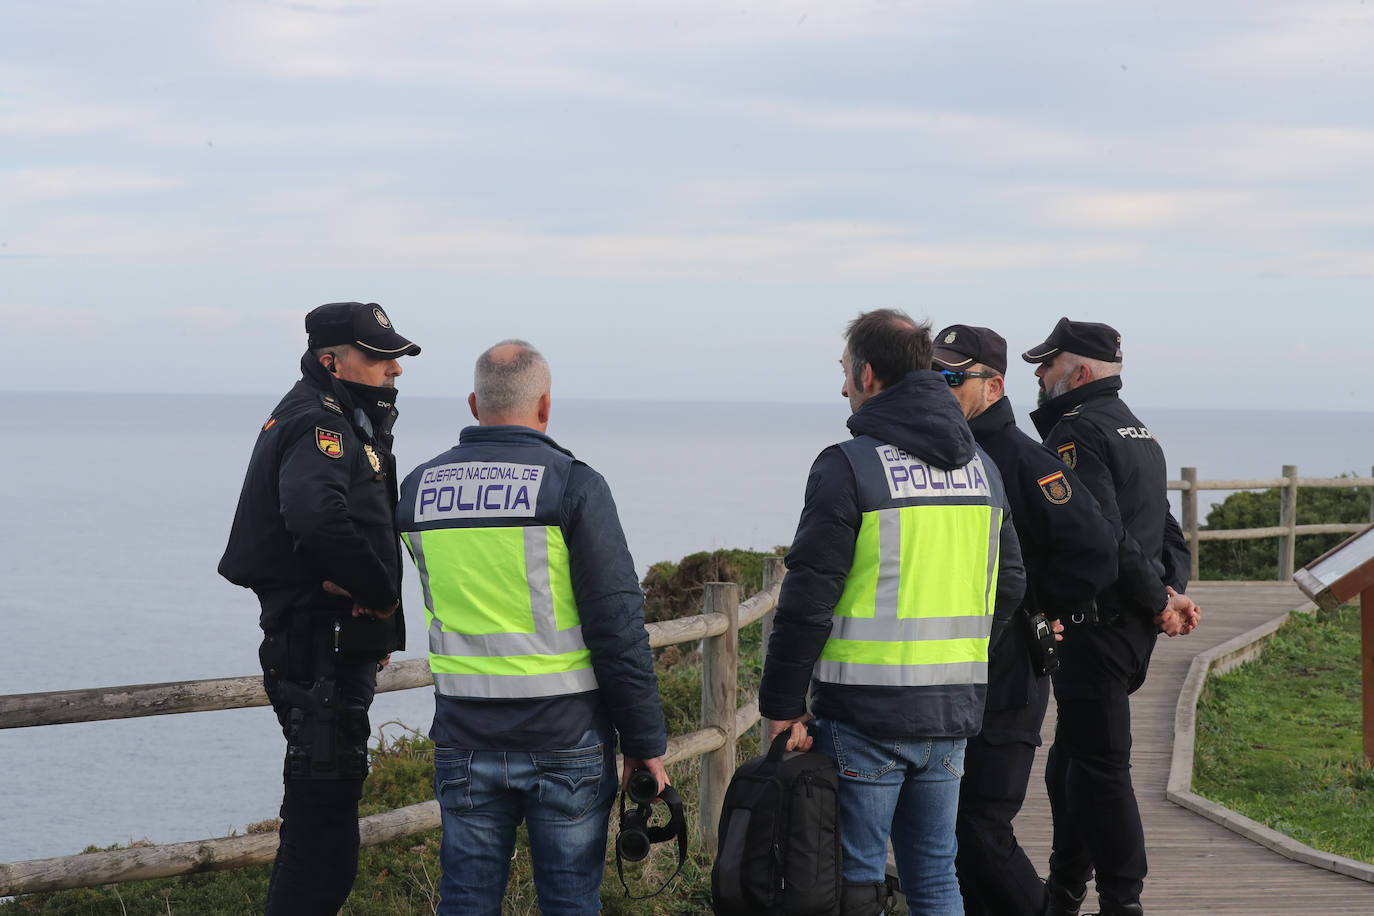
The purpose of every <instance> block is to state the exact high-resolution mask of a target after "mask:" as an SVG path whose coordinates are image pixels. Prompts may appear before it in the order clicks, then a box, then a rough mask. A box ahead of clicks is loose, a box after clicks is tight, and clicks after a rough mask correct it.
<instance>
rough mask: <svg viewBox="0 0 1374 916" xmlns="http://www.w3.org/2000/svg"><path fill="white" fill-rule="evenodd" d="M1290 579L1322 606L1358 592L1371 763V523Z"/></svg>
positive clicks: (1373, 740) (1373, 678) (1373, 698)
mask: <svg viewBox="0 0 1374 916" xmlns="http://www.w3.org/2000/svg"><path fill="white" fill-rule="evenodd" d="M1293 581H1294V582H1296V583H1297V584H1298V588H1300V589H1302V591H1303V594H1305V595H1307V597H1309V598H1311V599H1312V600H1313V601H1315V602H1316V603H1317V606H1318V607H1321V608H1323V609H1325V610H1330V609H1331V608H1334V607H1336V606H1337V605H1340V604H1344V603H1345V602H1347V601H1349V600H1350V599H1351V598H1354V597H1355V596H1356V595H1359V596H1360V677H1361V679H1362V684H1363V696H1364V759H1365V762H1366V763H1368V764H1370V765H1371V766H1374V525H1371V526H1370V527H1368V528H1366V529H1365V530H1364V531H1361V532H1360V533H1359V534H1357V535H1355V536H1353V537H1351V538H1348V539H1347V540H1345V541H1343V542H1341V543H1340V544H1337V545H1336V546H1335V547H1333V548H1331V549H1330V550H1328V551H1327V552H1326V553H1324V554H1322V555H1321V556H1319V557H1317V559H1315V560H1313V561H1312V562H1311V563H1308V564H1307V565H1306V566H1305V567H1303V568H1302V569H1300V570H1298V571H1297V572H1295V573H1293Z"/></svg>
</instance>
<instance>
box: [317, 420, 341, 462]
mask: <svg viewBox="0 0 1374 916" xmlns="http://www.w3.org/2000/svg"><path fill="white" fill-rule="evenodd" d="M315 444H316V445H318V446H319V447H320V451H321V452H323V453H324V454H325V456H326V457H328V458H342V457H343V435H342V434H341V433H336V432H334V430H332V429H325V428H324V427H322V426H316V427H315Z"/></svg>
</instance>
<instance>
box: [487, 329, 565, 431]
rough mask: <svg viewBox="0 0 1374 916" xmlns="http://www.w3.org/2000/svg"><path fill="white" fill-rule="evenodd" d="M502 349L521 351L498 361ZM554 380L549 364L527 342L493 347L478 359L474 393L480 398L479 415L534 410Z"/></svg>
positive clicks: (511, 342) (504, 343)
mask: <svg viewBox="0 0 1374 916" xmlns="http://www.w3.org/2000/svg"><path fill="white" fill-rule="evenodd" d="M502 347H515V348H517V349H516V351H515V355H514V356H512V357H510V358H509V359H496V358H495V357H494V356H493V353H494V352H495V351H496V350H499V349H501V348H502ZM552 381H553V376H552V374H551V373H550V372H549V364H548V361H547V360H545V359H544V355H543V354H542V353H540V352H539V351H538V350H536V349H535V348H534V347H533V346H532V345H530V344H529V343H528V342H527V341H523V340H515V339H511V340H503V341H501V342H500V343H497V344H493V345H492V346H491V347H489V348H488V349H487V351H486V352H485V353H483V354H482V355H481V356H479V357H477V369H476V371H475V372H474V373H473V380H472V391H473V394H474V395H475V396H476V398H477V412H478V413H481V414H494V415H498V416H499V415H502V414H510V413H517V412H519V411H525V410H531V409H533V408H534V407H535V406H536V405H537V404H538V403H539V398H540V397H541V396H542V395H543V394H544V393H545V392H547V391H548V390H549V387H550V385H551V384H552Z"/></svg>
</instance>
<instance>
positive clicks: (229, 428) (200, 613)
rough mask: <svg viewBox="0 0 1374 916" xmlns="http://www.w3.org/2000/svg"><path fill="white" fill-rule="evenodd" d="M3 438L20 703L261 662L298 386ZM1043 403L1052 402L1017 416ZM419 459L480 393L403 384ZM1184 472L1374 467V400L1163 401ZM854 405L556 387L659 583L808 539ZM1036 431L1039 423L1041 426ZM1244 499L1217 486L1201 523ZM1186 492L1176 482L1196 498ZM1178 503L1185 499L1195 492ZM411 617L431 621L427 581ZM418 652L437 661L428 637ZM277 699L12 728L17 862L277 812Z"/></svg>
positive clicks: (408, 447) (192, 397) (12, 423)
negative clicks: (260, 550) (804, 512)
mask: <svg viewBox="0 0 1374 916" xmlns="http://www.w3.org/2000/svg"><path fill="white" fill-rule="evenodd" d="M7 400H8V402H9V404H10V405H11V406H10V413H9V415H8V416H7V418H6V420H5V423H4V424H3V427H0V428H2V429H3V432H0V648H3V650H4V655H3V658H4V663H3V665H0V694H25V693H35V692H40V691H50V690H70V689H76V688H90V687H106V686H108V687H114V686H119V685H130V684H148V683H158V682H164V681H179V680H194V679H201V678H215V677H229V676H239V675H250V674H257V673H258V669H257V656H256V651H257V645H258V642H259V639H260V634H259V631H258V628H257V614H258V608H257V604H256V602H255V600H254V598H253V596H252V594H251V593H250V592H248V591H246V590H243V589H239V588H236V587H234V586H232V585H230V584H229V583H227V582H225V581H224V580H223V579H221V578H220V577H219V576H218V575H217V574H216V572H215V567H216V564H217V562H218V560H219V556H220V553H221V552H222V550H223V548H224V543H225V539H226V535H227V533H228V529H229V523H230V520H231V518H232V517H233V512H234V506H235V502H236V500H237V497H238V491H239V486H240V483H241V480H242V475H243V470H244V467H245V465H246V462H247V458H248V454H249V451H250V449H251V447H252V444H253V440H254V437H255V436H256V434H257V431H258V428H259V427H260V426H261V424H262V422H263V421H264V420H265V419H266V417H267V415H268V412H269V411H270V410H271V408H272V406H273V405H274V404H275V402H276V398H274V397H270V396H259V395H251V396H250V395H198V394H172V393H165V394H76V393H33V392H22V393H21V392H14V393H9V394H8V396H7ZM1018 406H1025V407H1029V406H1030V405H1018ZM398 407H399V408H400V410H401V418H400V421H399V422H398V424H397V427H396V433H397V445H396V453H397V459H398V462H399V466H400V467H401V468H402V469H409V468H411V467H413V466H415V465H416V464H418V463H420V462H421V461H424V460H426V459H428V458H430V457H432V456H434V455H436V454H438V453H439V452H442V451H444V450H445V449H447V448H449V447H450V446H452V445H453V444H455V443H456V441H457V438H458V431H459V429H461V428H462V427H463V426H465V425H467V424H468V423H470V422H471V417H470V415H469V414H468V411H467V405H466V403H465V402H463V401H461V400H458V399H444V398H425V397H411V396H407V395H406V394H405V393H404V392H402V395H401V398H400V401H399V403H398ZM1137 413H1139V414H1140V415H1141V418H1142V420H1143V421H1144V422H1145V423H1146V424H1147V425H1148V426H1149V428H1150V429H1151V430H1152V431H1153V432H1154V433H1155V435H1156V436H1157V437H1158V438H1159V439H1160V441H1161V442H1162V443H1163V445H1164V448H1165V451H1166V454H1167V456H1168V459H1169V467H1170V475H1171V476H1172V477H1177V476H1178V469H1179V468H1180V467H1182V466H1185V465H1186V466H1194V467H1196V468H1198V473H1199V476H1200V477H1202V478H1204V479H1207V478H1211V479H1219V478H1220V479H1239V478H1261V477H1275V476H1278V475H1279V473H1280V470H1281V468H1282V466H1283V465H1285V464H1296V465H1297V466H1298V468H1299V470H1300V472H1301V473H1302V475H1303V476H1313V477H1315V476H1334V475H1336V474H1340V473H1350V474H1360V475H1364V474H1368V473H1369V472H1370V469H1371V465H1374V413H1323V412H1320V411H1306V412H1284V411H1259V410H1253V411H1236V410H1226V411H1222V410H1207V409H1166V408H1159V409H1147V408H1139V409H1138V410H1137ZM847 416H848V405H847V404H846V403H845V402H844V401H843V400H841V399H839V398H836V400H835V401H834V402H833V403H825V404H787V403H773V404H770V403H757V402H736V403H684V402H649V401H614V400H557V401H555V403H554V407H553V416H552V421H551V424H550V429H549V432H550V434H551V435H552V436H554V438H555V439H557V440H558V441H559V442H560V443H561V444H563V445H564V446H565V447H567V448H569V449H570V450H572V452H573V453H574V454H576V455H577V456H578V457H579V458H581V459H582V460H584V461H586V462H588V463H589V464H591V465H592V466H593V467H595V468H597V469H598V470H599V471H601V473H602V474H603V475H604V476H605V477H606V479H607V481H608V482H609V483H610V486H611V490H612V492H613V493H614V495H615V499H616V503H617V505H618V507H619V512H620V517H621V520H622V523H623V525H624V528H625V532H626V536H627V539H628V541H629V546H630V550H631V552H632V554H633V555H634V558H635V561H636V565H637V567H638V569H639V571H640V573H641V575H642V574H643V573H644V571H645V570H646V569H647V567H648V566H649V565H650V564H651V563H654V562H657V561H661V560H677V559H680V558H681V557H683V556H684V555H686V554H689V553H693V552H696V551H699V550H712V549H715V548H722V547H751V548H760V549H769V548H772V547H774V546H777V545H782V544H786V543H788V542H789V541H790V540H791V536H792V532H793V530H794V529H795V527H796V522H797V517H798V512H799V510H800V508H801V503H802V496H803V490H804V487H805V483H806V476H807V470H808V468H809V466H810V463H811V461H812V459H813V458H814V457H815V455H816V454H817V453H818V452H819V451H820V450H821V449H822V448H824V447H825V446H826V445H828V444H830V443H832V442H835V441H838V440H839V439H841V438H844V437H846V436H847V433H846V431H845V426H844V421H845V419H846V417H847ZM1021 421H1022V426H1023V428H1024V429H1027V430H1030V429H1031V427H1030V425H1029V423H1028V421H1026V419H1025V417H1024V415H1022V417H1021ZM1225 495H1226V494H1225V493H1204V494H1203V497H1204V499H1203V505H1202V507H1201V512H1202V514H1203V515H1204V516H1205V513H1206V510H1207V508H1208V505H1209V504H1210V503H1211V502H1215V501H1220V500H1221V499H1222V498H1224V497H1225ZM1175 497H1176V494H1175ZM1175 506H1176V507H1177V499H1176V498H1175ZM404 604H405V613H406V615H407V618H408V623H409V629H410V631H411V632H412V633H413V634H414V633H422V632H423V603H422V601H421V598H420V594H419V589H418V586H417V584H416V578H415V576H414V575H410V576H408V578H407V580H406V583H405V590H404ZM412 643H413V644H412V646H411V648H410V649H408V650H407V651H406V652H404V653H401V654H400V655H398V656H397V658H398V660H399V659H401V658H406V657H423V653H424V645H423V640H422V639H416V640H413V641H412ZM432 712H433V698H432V694H431V692H430V691H429V690H427V689H418V690H409V691H401V692H396V693H388V694H380V695H378V697H377V701H376V704H375V705H374V707H373V710H372V722H373V726H374V731H376V732H377V733H379V734H385V735H390V736H395V735H397V734H401V733H405V732H412V731H413V732H420V733H423V732H426V731H427V730H428V727H429V724H430V719H431V716H432ZM282 745H283V742H282V739H281V734H280V731H279V729H278V727H277V722H276V719H275V717H274V716H273V715H272V713H271V711H270V709H267V708H265V707H260V708H254V709H241V710H230V711H222V712H208V713H191V714H183V715H175V716H156V717H150V718H143V719H131V720H120V721H109V722H93V723H82V724H75V725H58V726H48V727H41V728H25V729H10V730H5V731H0V823H3V826H4V829H3V830H0V862H15V861H20V860H25V859H34V858H43V857H48V856H61V855H69V854H73V853H77V852H80V851H81V850H83V849H85V848H86V847H88V846H92V845H94V846H109V845H111V844H128V843H130V842H133V841H141V840H147V841H151V842H154V843H171V842H179V841H185V840H196V839H203V838H208V837H216V836H226V835H229V834H231V833H234V832H236V831H237V832H243V830H244V828H245V827H246V826H247V825H248V824H250V823H253V822H255V821H260V820H264V819H266V818H271V817H275V816H276V813H277V806H278V804H279V803H280V797H281V757H282V750H283V746H282Z"/></svg>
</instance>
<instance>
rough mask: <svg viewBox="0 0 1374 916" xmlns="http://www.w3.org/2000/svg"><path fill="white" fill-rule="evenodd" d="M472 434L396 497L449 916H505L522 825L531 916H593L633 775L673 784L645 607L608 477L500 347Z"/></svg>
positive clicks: (515, 354)
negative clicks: (619, 755)
mask: <svg viewBox="0 0 1374 916" xmlns="http://www.w3.org/2000/svg"><path fill="white" fill-rule="evenodd" d="M473 388H474V390H473V393H472V394H471V395H469V396H468V404H469V406H470V408H471V409H472V414H473V416H474V417H476V418H477V421H478V424H479V425H478V426H475V427H473V426H470V427H467V428H466V429H464V430H463V431H462V433H461V434H460V436H459V442H458V445H457V446H456V447H454V448H452V449H449V450H448V451H446V452H444V453H443V454H441V455H439V456H437V457H435V458H433V459H431V460H430V461H427V462H425V463H424V464H422V465H420V466H419V467H418V468H416V469H415V470H414V471H412V472H411V473H410V475H409V476H408V477H406V479H405V481H404V482H403V483H402V485H401V495H400V502H399V504H398V506H397V510H396V511H397V528H398V529H399V530H400V531H401V533H402V535H401V536H402V538H403V539H404V540H405V543H406V545H407V546H408V547H409V548H410V552H411V555H412V556H413V557H414V560H415V564H416V566H417V567H418V569H419V572H420V580H421V587H422V589H423V591H424V597H425V619H426V623H427V624H428V628H429V664H430V669H431V670H432V671H433V672H434V689H435V694H436V697H435V714H434V725H433V728H432V729H431V731H430V737H432V738H433V739H434V743H435V752H434V769H435V773H434V794H435V797H436V798H437V799H438V801H439V804H440V807H441V809H442V818H443V842H442V846H441V850H440V863H441V865H442V869H443V875H442V878H441V879H440V884H439V892H440V902H439V909H438V912H439V913H440V914H441V916H457V914H463V916H488V914H489V916H500V913H501V901H502V898H503V896H504V895H505V888H506V880H507V877H508V873H509V869H510V859H511V852H512V850H513V848H514V846H515V829H516V827H517V826H518V825H519V823H520V822H521V820H524V821H525V822H526V823H527V824H528V827H529V838H530V853H531V859H532V864H533V867H534V883H535V889H536V891H537V893H538V897H539V907H540V912H542V913H546V914H555V913H557V914H584V913H597V912H599V911H600V909H601V903H600V887H601V876H602V872H603V862H604V859H605V854H606V827H607V821H608V818H609V815H610V810H611V804H612V802H613V801H614V799H615V788H616V784H615V783H616V780H615V737H616V733H617V732H618V733H619V736H620V742H621V749H622V751H623V753H624V755H625V776H626V778H628V775H629V773H630V772H631V771H632V770H634V769H635V768H637V767H643V768H645V769H648V770H649V771H650V772H651V773H653V774H654V776H655V777H656V778H657V779H658V782H659V788H660V789H662V787H663V786H665V785H667V784H668V776H667V774H666V773H665V772H664V769H663V760H662V756H663V753H664V751H665V749H666V747H667V734H666V730H665V728H664V722H663V712H662V709H661V708H660V706H659V698H658V680H657V678H656V677H655V676H654V669H653V659H652V656H651V655H650V652H649V638H648V633H647V632H646V630H645V628H644V605H643V600H644V596H643V593H642V592H641V591H640V588H639V582H638V580H637V578H636V576H635V569H634V562H633V560H632V559H631V557H630V552H629V549H628V548H627V547H626V544H625V535H624V533H623V531H622V530H621V526H620V520H619V517H618V516H617V513H616V509H615V503H614V502H613V501H612V499H611V493H610V490H609V489H608V488H607V486H606V481H605V480H604V479H603V478H602V477H601V475H600V474H598V473H596V472H595V471H593V470H592V469H591V468H590V467H588V466H587V465H585V464H583V463H582V462H580V461H577V460H576V459H574V458H573V456H572V455H571V453H569V452H568V451H566V450H565V449H563V448H561V447H559V446H558V444H557V443H555V442H554V441H553V439H551V438H549V437H548V436H547V435H545V430H546V429H547V428H548V421H549V406H550V397H549V389H550V374H549V367H548V363H547V362H545V360H544V358H543V356H541V355H540V354H539V351H537V350H535V349H534V348H533V347H532V346H530V345H529V344H528V343H525V342H524V341H519V340H507V341H502V342H501V343H499V344H497V345H495V346H494V347H492V348H491V349H489V350H487V351H486V352H485V353H483V354H482V356H481V357H480V358H479V359H478V360H477V369H476V373H475V380H474V385H473Z"/></svg>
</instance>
